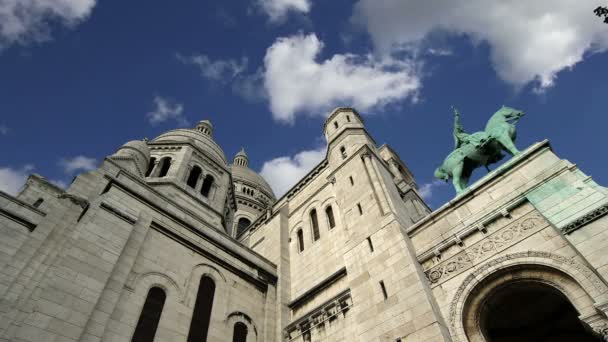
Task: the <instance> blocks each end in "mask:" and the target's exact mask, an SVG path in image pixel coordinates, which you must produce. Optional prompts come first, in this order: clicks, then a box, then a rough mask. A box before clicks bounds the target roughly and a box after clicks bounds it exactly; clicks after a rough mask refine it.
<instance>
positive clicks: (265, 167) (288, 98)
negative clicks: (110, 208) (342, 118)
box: [0, 0, 608, 207]
mask: <svg viewBox="0 0 608 342" xmlns="http://www.w3.org/2000/svg"><path fill="white" fill-rule="evenodd" d="M598 5H605V4H603V3H601V2H594V1H575V0H554V1H548V0H542V1H541V0H538V1H534V2H532V4H530V3H529V2H527V1H522V0H519V1H516V0H510V1H501V2H499V3H495V4H492V5H488V3H487V2H485V1H482V0H470V1H467V2H466V3H464V4H453V2H449V1H447V0H433V1H427V2H420V1H412V0H385V1H377V0H357V1H345V0H332V1H317V0H251V1H236V0H234V1H233V0H230V1H200V0H199V1H194V0H183V1H179V2H178V3H176V2H167V1H152V2H146V3H145V6H142V3H138V2H132V1H127V2H125V1H116V0H107V1H97V0H60V1H51V0H39V1H36V2H28V3H25V2H21V1H18V0H9V1H6V2H3V3H2V4H0V156H1V157H2V158H1V159H0V189H3V190H5V191H8V192H11V193H15V192H16V191H17V190H18V188H19V187H20V186H21V185H22V184H23V181H24V180H25V177H26V175H27V174H28V173H32V172H35V173H39V174H41V175H43V176H45V177H46V178H48V179H50V180H52V181H54V182H56V183H58V184H67V183H69V182H70V181H71V179H72V178H73V177H74V176H75V175H76V174H78V173H79V172H82V171H86V170H89V169H91V168H93V167H95V165H97V163H99V161H101V160H102V159H103V158H104V157H105V156H107V155H110V154H112V153H113V152H114V151H115V150H116V149H117V148H118V147H119V146H120V145H121V144H123V143H124V142H126V141H128V140H132V139H142V138H144V137H148V138H154V137H155V136H157V135H159V134H160V133H161V132H163V131H166V130H169V129H172V128H176V127H184V126H192V125H194V123H196V122H197V121H198V120H201V119H210V120H211V121H212V122H213V124H214V127H215V132H214V136H215V139H216V141H217V142H218V143H219V144H220V145H221V146H222V147H223V149H224V151H225V153H226V155H227V157H228V159H230V160H231V159H232V157H233V156H234V154H235V153H236V152H237V151H238V150H239V149H240V147H241V146H243V147H245V148H246V150H247V153H248V154H249V157H250V166H251V167H252V168H253V169H255V170H257V171H261V172H262V174H263V175H265V176H266V177H267V178H268V181H269V182H270V183H271V184H272V185H273V187H275V189H276V190H277V192H279V195H280V192H282V191H284V189H286V188H287V187H288V186H289V185H290V184H293V182H295V181H296V180H297V179H298V178H299V177H300V176H301V175H303V174H305V173H306V172H307V171H308V169H310V168H311V167H312V166H314V165H315V164H316V163H317V162H318V161H319V159H320V158H322V156H323V148H324V146H325V145H324V141H323V139H322V131H321V130H322V125H323V121H324V117H325V116H326V115H327V114H328V112H329V111H330V110H331V109H332V108H334V107H336V106H354V107H355V108H357V109H358V110H359V112H360V113H361V114H362V115H363V116H364V118H365V120H366V126H367V128H368V129H369V131H370V133H371V134H372V135H373V136H374V137H375V139H376V140H377V142H378V143H379V144H381V143H388V144H390V145H391V146H392V147H393V148H394V149H395V150H396V151H398V152H399V153H400V154H401V157H402V159H403V160H404V161H405V163H406V164H407V165H408V166H409V167H410V169H411V170H412V171H413V173H414V175H415V177H416V179H417V182H418V184H419V186H420V188H421V189H422V190H423V192H424V194H425V196H426V198H427V200H428V202H429V204H430V205H431V206H432V207H438V206H440V205H441V204H442V203H444V202H445V201H447V200H449V199H450V198H451V197H452V196H453V195H454V192H453V189H452V188H451V186H446V185H441V184H439V183H438V182H434V181H433V170H434V169H435V168H436V167H437V166H438V165H439V164H440V163H441V162H442V160H443V158H444V157H445V155H446V154H447V153H448V152H449V151H450V149H451V148H452V144H453V142H452V136H451V131H452V120H453V113H452V112H451V109H450V106H451V105H455V106H456V107H458V108H459V109H460V111H461V114H462V121H463V124H464V126H465V128H466V129H467V130H468V131H476V130H480V129H482V128H483V126H484V125H485V122H486V120H487V119H488V117H489V116H490V115H491V114H492V113H493V112H494V111H495V110H496V109H498V107H500V106H501V105H503V104H504V105H507V106H511V107H515V108H518V109H522V110H524V111H525V112H526V113H527V115H526V116H525V117H524V118H523V119H522V120H521V121H520V123H519V125H518V132H519V135H518V140H517V142H516V144H517V145H518V147H519V148H520V149H524V148H525V147H527V146H529V145H530V144H532V143H533V142H536V141H540V140H542V139H545V138H547V139H549V140H550V141H551V143H552V146H553V148H554V150H555V152H556V153H557V154H558V155H559V156H561V157H563V158H566V159H568V160H570V161H572V162H574V163H577V164H578V165H579V167H581V169H582V170H583V171H585V172H586V173H587V174H589V175H592V176H593V177H594V178H595V180H596V181H598V182H599V183H600V184H608V175H607V174H606V172H605V170H606V158H605V157H604V156H603V154H604V153H603V152H604V150H603V148H602V146H603V145H604V144H605V142H604V137H605V133H604V132H605V131H606V127H608V118H607V115H606V114H607V113H606V110H605V108H606V107H605V105H603V106H602V104H603V103H602V102H604V99H605V98H606V94H608V77H606V71H605V70H606V68H605V66H606V62H607V61H608V59H607V57H608V56H607V54H606V52H605V51H606V49H607V48H608V25H606V24H603V23H602V19H600V18H597V17H595V16H594V15H593V9H594V8H595V7H597V6H598ZM484 172H485V171H482V170H478V171H477V172H476V175H477V176H480V175H483V173H484Z"/></svg>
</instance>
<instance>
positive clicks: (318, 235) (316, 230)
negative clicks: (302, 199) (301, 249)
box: [308, 209, 321, 242]
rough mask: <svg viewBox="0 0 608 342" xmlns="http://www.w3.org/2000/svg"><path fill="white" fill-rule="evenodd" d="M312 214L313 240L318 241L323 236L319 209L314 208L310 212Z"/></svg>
mask: <svg viewBox="0 0 608 342" xmlns="http://www.w3.org/2000/svg"><path fill="white" fill-rule="evenodd" d="M308 215H309V216H310V228H311V229H312V241H313V242H314V241H317V240H319V239H320V238H321V231H320V230H319V218H318V216H317V209H313V210H311V211H310V213H309V214H308Z"/></svg>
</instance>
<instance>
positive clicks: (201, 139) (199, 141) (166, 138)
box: [152, 123, 228, 165]
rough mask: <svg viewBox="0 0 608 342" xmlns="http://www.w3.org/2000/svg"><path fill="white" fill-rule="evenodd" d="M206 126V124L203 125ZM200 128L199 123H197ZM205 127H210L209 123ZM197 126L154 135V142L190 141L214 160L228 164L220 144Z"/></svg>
mask: <svg viewBox="0 0 608 342" xmlns="http://www.w3.org/2000/svg"><path fill="white" fill-rule="evenodd" d="M205 126H207V125H205ZM197 127H199V128H200V125H197ZM207 127H211V124H210V123H209V125H208V126H207ZM199 128H194V129H174V130H172V131H169V132H166V133H163V134H161V135H159V136H158V137H156V138H155V139H154V140H152V141H154V142H168V143H170V142H191V143H193V144H194V145H196V146H197V147H198V148H200V149H201V150H203V151H205V152H207V153H209V156H210V157H211V158H213V159H214V160H215V161H216V162H218V163H220V164H222V165H228V161H227V160H226V156H225V155H224V151H222V149H221V148H220V146H219V145H218V144H217V143H216V142H215V141H213V138H212V137H211V134H210V133H211V132H209V133H203V132H202V131H201V130H200V129H199Z"/></svg>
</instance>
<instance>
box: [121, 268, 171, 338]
mask: <svg viewBox="0 0 608 342" xmlns="http://www.w3.org/2000/svg"><path fill="white" fill-rule="evenodd" d="M125 287H126V289H127V290H130V291H132V293H131V294H129V295H127V297H123V296H122V295H121V301H120V303H121V304H119V306H117V308H116V309H119V308H120V309H121V310H125V311H126V312H130V311H133V314H132V316H131V315H130V314H128V317H129V321H130V322H133V323H132V324H133V325H132V328H133V330H132V334H133V335H132V338H133V339H134V338H135V330H136V326H135V324H137V323H136V322H138V318H139V316H140V315H141V314H140V313H141V312H142V311H143V308H144V306H145V301H146V299H147V296H148V294H149V292H150V290H151V289H152V288H154V287H157V288H160V289H161V290H163V291H164V293H165V303H164V306H167V307H171V306H172V305H176V304H177V303H178V302H181V299H182V292H181V288H180V286H179V285H178V283H177V282H176V281H175V280H174V279H173V278H172V277H171V276H169V275H167V274H164V273H161V272H157V271H150V272H144V273H140V274H138V273H132V274H131V275H130V277H129V280H128V281H127V284H126V286H125ZM128 293H129V291H125V293H123V295H126V294H128ZM131 296H132V298H134V301H133V302H131V301H129V299H128V298H130V297H131ZM133 303H136V305H137V308H135V309H134V310H133V309H132V308H131V307H130V306H132V305H133ZM126 315H127V314H126ZM171 315H172V313H171V312H170V310H164V311H163V313H162V315H161V316H160V323H159V325H158V327H157V332H158V331H160V330H163V329H166V324H165V325H163V323H162V322H163V321H166V320H171V319H172V317H171ZM163 327H164V328H163ZM134 341H135V339H134Z"/></svg>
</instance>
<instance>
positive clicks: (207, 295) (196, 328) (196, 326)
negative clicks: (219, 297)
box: [188, 275, 215, 342]
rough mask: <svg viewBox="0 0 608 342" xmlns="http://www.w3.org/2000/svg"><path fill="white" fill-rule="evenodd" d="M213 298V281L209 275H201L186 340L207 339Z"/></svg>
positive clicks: (195, 341)
mask: <svg viewBox="0 0 608 342" xmlns="http://www.w3.org/2000/svg"><path fill="white" fill-rule="evenodd" d="M214 299H215V282H214V281H213V279H211V278H210V277H208V276H206V275H203V276H201V279H200V281H199V286H198V291H197V295H196V302H195V303H194V309H193V310H192V319H191V321H190V331H189V332H188V342H200V341H206V340H207V334H208V332H209V326H210V323H211V312H212V310H213V301H214Z"/></svg>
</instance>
